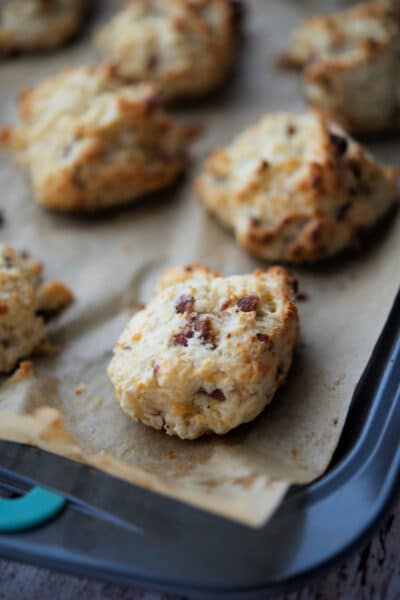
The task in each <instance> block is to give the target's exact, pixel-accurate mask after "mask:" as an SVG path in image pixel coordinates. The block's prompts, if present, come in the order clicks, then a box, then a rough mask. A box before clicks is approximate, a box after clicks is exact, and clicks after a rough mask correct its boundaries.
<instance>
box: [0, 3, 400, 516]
mask: <svg viewBox="0 0 400 600" xmlns="http://www.w3.org/2000/svg"><path fill="white" fill-rule="evenodd" d="M95 4H96V10H97V13H98V14H97V16H96V20H95V22H94V23H92V24H91V25H89V26H88V28H87V31H86V34H85V35H84V37H83V38H81V39H79V40H77V41H75V43H74V44H73V45H71V46H69V47H68V48H66V49H64V50H63V51H61V52H57V53H55V54H52V55H51V56H42V57H19V58H14V59H10V60H7V61H4V62H2V63H1V64H0V110H1V114H0V120H1V123H5V122H9V121H13V120H14V119H15V108H14V97H15V94H16V92H17V91H18V90H19V89H20V88H21V87H26V86H29V85H32V84H34V83H35V82H37V81H39V80H40V79H42V78H43V77H44V76H47V75H49V74H50V73H55V72H57V71H58V70H59V69H60V68H61V67H63V66H64V65H70V64H79V63H82V62H93V61H95V60H96V57H95V53H94V50H93V49H92V48H91V47H90V44H89V39H90V30H91V29H93V27H95V26H97V24H98V22H99V21H101V20H102V19H103V20H104V19H105V18H106V17H107V14H110V13H111V12H112V10H113V9H114V8H116V7H117V6H118V5H119V4H120V3H119V2H109V3H106V2H98V3H95ZM318 4H320V3H318V2H312V1H309V2H300V1H299V0H292V1H289V0H281V1H280V2H274V1H272V0H270V1H265V0H252V1H248V2H245V5H246V8H247V11H246V12H247V19H246V35H245V41H244V45H243V49H242V58H241V60H240V63H239V66H238V70H237V74H236V76H235V78H234V79H233V80H232V82H231V83H230V84H229V85H228V86H226V89H225V90H224V91H223V92H222V93H219V94H216V95H215V96H213V97H211V98H209V99H207V100H204V101H202V102H200V103H199V104H197V105H195V104H192V105H191V106H190V107H186V108H185V107H182V108H181V109H179V111H177V112H178V114H179V115H180V116H181V117H182V118H183V119H186V120H189V121H192V122H193V121H194V122H197V123H200V124H202V125H204V128H205V131H204V136H203V137H202V138H201V140H200V141H199V142H198V143H197V146H196V147H195V148H194V150H193V159H194V160H193V167H192V168H191V170H190V172H189V173H188V175H187V177H186V178H185V179H184V180H183V181H181V182H179V184H178V185H176V186H175V187H174V188H173V189H171V190H169V191H168V192H166V193H162V194H158V195H157V196H156V197H152V198H148V199H144V200H143V201H140V202H138V203H136V204H134V205H132V206H131V207H129V208H126V209H123V210H120V211H115V212H112V213H107V214H106V215H104V216H98V217H95V218H78V217H69V216H62V215H61V216H60V215H56V214H52V213H49V212H46V211H44V210H43V209H41V208H39V207H38V206H36V205H34V204H33V202H32V200H31V196H30V189H29V185H28V183H27V181H26V180H25V179H24V176H23V175H22V174H21V172H19V171H18V170H17V169H16V168H15V167H13V166H12V164H11V162H10V160H9V158H8V157H7V156H4V155H2V156H1V159H0V161H1V162H0V190H1V194H0V207H1V208H2V209H3V211H4V217H5V223H4V226H3V227H2V228H1V231H0V236H1V239H2V240H6V241H9V242H11V243H12V244H13V245H14V246H15V247H17V248H20V249H27V250H29V251H30V252H31V253H32V255H33V256H35V257H36V258H39V259H41V260H43V261H44V263H45V265H46V271H45V273H46V276H48V277H49V278H58V279H62V280H64V281H65V282H66V283H68V284H69V285H70V286H71V287H72V289H73V290H74V292H75V294H76V298H77V300H76V302H75V304H74V306H72V307H71V308H70V309H69V310H68V311H67V312H66V313H65V314H64V315H63V317H61V318H60V319H59V320H58V321H56V322H54V323H53V324H52V325H51V326H50V338H51V340H52V341H53V342H54V343H56V344H58V345H59V346H60V351H59V353H58V354H56V355H55V356H53V357H51V356H50V357H44V358H38V359H35V360H34V365H35V373H34V374H33V375H31V376H29V377H27V378H25V379H21V380H19V381H18V380H15V378H14V379H13V380H11V381H9V380H4V381H3V383H2V384H1V386H0V437H1V438H4V439H9V440H14V441H21V442H27V443H30V444H34V445H37V446H40V447H42V448H45V449H47V450H50V451H52V452H56V453H59V454H62V455H66V456H69V457H71V458H74V459H76V460H80V461H84V462H87V463H90V464H92V465H95V466H97V467H99V468H100V469H104V470H106V471H109V472H111V473H113V474H115V475H117V476H119V477H122V478H125V479H127V480H130V481H133V482H136V483H138V484H139V485H143V486H145V487H148V488H151V489H153V490H155V491H158V492H162V493H165V494H169V495H171V496H174V497H176V498H179V499H181V500H184V501H187V502H190V503H192V504H194V505H197V506H200V507H203V508H204V509H207V510H210V511H214V512H217V513H219V514H222V515H225V516H227V517H230V518H233V519H237V520H239V521H241V522H243V523H247V524H250V525H254V526H259V525H261V524H262V523H264V522H265V520H266V519H267V518H268V517H269V516H270V515H271V513H272V511H273V510H274V509H275V508H276V506H277V505H278V504H279V502H280V500H281V498H282V497H283V495H284V493H285V491H286V490H287V487H288V486H289V485H290V483H292V482H297V483H306V482H309V481H311V480H313V479H314V478H316V477H318V476H319V475H321V473H323V471H324V470H325V469H326V467H327V465H328V463H329V460H330V458H331V455H332V453H333V451H334V449H335V447H336V445H337V443H338V440H339V436H340V432H341V430H342V427H343V423H344V420H345V417H346V413H347V410H348V407H349V403H350V400H351V397H352V394H353V390H354V387H355V385H356V383H357V381H358V379H359V377H360V375H361V373H362V370H363V368H364V367H365V365H366V363H367V360H368V358H369V356H370V353H371V351H372V348H373V345H374V343H375V341H376V339H377V337H378V334H379V333H380V331H381V328H382V327H383V324H384V322H385V319H386V317H387V315H388V312H389V309H390V305H391V303H392V301H393V299H394V296H395V293H396V291H397V287H398V280H399V277H398V276H399V249H400V222H399V219H398V218H394V220H393V221H392V223H391V224H390V225H389V226H387V227H386V229H385V231H384V232H383V233H381V234H380V235H379V236H378V237H377V239H375V241H374V242H372V241H371V244H370V245H369V247H368V248H367V249H366V250H364V251H363V252H362V253H361V254H359V255H358V256H353V257H350V258H349V257H347V258H341V259H338V260H337V261H335V262H333V263H331V264H329V265H324V266H321V267H318V268H314V269H312V268H309V269H302V270H295V273H296V275H297V276H298V277H299V280H300V284H301V289H302V290H303V291H304V292H306V293H307V294H308V300H307V301H305V302H303V303H301V304H300V313H301V342H300V346H299V349H298V351H297V353H296V356H295V360H294V365H293V369H292V371H291V373H290V376H289V380H288V383H287V385H286V386H285V387H284V388H283V389H282V390H281V391H280V392H279V393H278V394H277V395H276V397H275V399H274V401H273V402H272V404H271V405H270V406H269V407H268V408H267V409H266V410H265V411H264V413H263V414H262V415H261V416H260V417H259V418H258V419H257V420H256V421H254V422H253V423H251V424H249V425H246V426H243V427H241V428H239V429H238V430H237V431H235V432H233V433H231V434H229V435H226V436H224V437H207V438H204V439H200V440H198V441H195V442H188V441H186V442H183V441H180V440H178V439H175V438H170V437H168V436H167V435H165V434H164V433H159V432H155V431H153V430H151V429H148V428H146V427H145V426H143V425H141V424H136V423H133V422H132V421H131V420H130V419H129V418H128V417H127V416H125V415H124V414H123V413H122V411H121V410H120V408H119V407H118V405H117V404H116V403H115V401H114V399H113V393H112V389H111V386H110V384H109V382H108V379H107V376H106V367H107V365H108V363H109V361H110V358H111V351H112V346H113V344H114V342H115V341H116V339H117V338H118V336H119V334H120V333H121V331H122V328H123V327H124V325H125V323H126V322H127V320H128V318H129V316H130V314H132V311H133V310H134V309H135V303H139V302H145V301H146V299H147V298H148V297H149V294H150V293H151V290H152V288H153V285H154V282H155V279H156V278H157V276H158V274H159V273H160V271H161V270H162V269H163V267H165V266H166V265H171V264H172V265H173V264H181V263H186V262H193V261H199V262H202V263H204V264H207V265H209V266H210V267H212V268H216V269H218V270H220V271H221V272H222V273H223V274H232V273H246V272H250V271H252V270H254V269H255V268H256V267H258V266H261V267H266V266H267V265H266V264H265V263H262V262H259V261H257V260H255V259H253V258H251V257H250V256H249V255H247V254H246V253H245V252H244V251H243V250H241V249H240V248H239V247H237V246H236V244H235V242H234V240H233V238H232V236H231V235H230V234H229V233H228V232H226V231H224V230H223V229H222V228H221V227H220V226H219V225H218V224H217V223H216V222H215V221H214V220H213V219H212V218H211V217H209V216H208V215H207V214H206V213H205V212H204V210H203V209H202V207H201V206H200V205H199V204H198V203H197V201H196V199H195V196H194V193H193V191H192V188H191V182H192V180H193V177H194V175H195V173H196V171H198V170H200V168H201V165H202V161H203V159H204V157H205V156H206V155H207V153H208V152H209V151H211V150H212V149H213V148H215V147H216V146H220V145H221V144H224V143H227V142H229V141H230V140H231V139H232V137H233V136H234V135H235V134H236V133H237V132H239V131H240V129H241V128H242V127H244V126H246V125H248V124H250V123H252V122H253V121H255V120H256V119H258V117H260V116H261V115H262V114H263V113H266V112H270V111H276V110H298V109H300V110H301V109H302V108H303V106H304V105H303V101H302V99H301V95H300V90H299V81H298V79H297V77H296V76H295V75H292V74H290V73H285V72H279V71H276V70H275V68H274V66H273V55H274V54H275V53H276V52H277V51H279V50H280V49H281V48H282V47H283V46H284V44H285V40H286V38H287V35H288V33H289V31H290V29H291V28H292V26H293V25H294V24H295V23H296V22H297V21H298V20H299V19H300V18H302V17H303V16H305V14H307V13H311V12H313V11H315V10H318ZM335 5H336V6H338V5H343V3H339V2H336V3H335V2H330V3H329V2H326V3H325V4H324V10H328V9H329V8H332V7H334V6H335ZM370 146H371V149H372V151H373V152H374V154H375V155H376V156H377V157H379V158H380V159H382V160H386V161H387V162H392V163H393V162H396V160H397V152H398V150H399V149H400V141H396V140H387V139H386V140H383V141H380V142H377V143H374V144H371V145H370ZM94 497H95V495H94Z"/></svg>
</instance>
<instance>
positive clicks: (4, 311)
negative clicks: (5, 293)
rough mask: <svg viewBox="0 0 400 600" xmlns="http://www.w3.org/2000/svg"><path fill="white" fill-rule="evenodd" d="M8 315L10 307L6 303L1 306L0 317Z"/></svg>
mask: <svg viewBox="0 0 400 600" xmlns="http://www.w3.org/2000/svg"><path fill="white" fill-rule="evenodd" d="M7 313H8V306H7V304H5V303H4V302H2V303H1V304H0V315H6V314H7Z"/></svg>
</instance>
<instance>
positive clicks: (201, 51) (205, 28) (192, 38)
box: [95, 0, 238, 98]
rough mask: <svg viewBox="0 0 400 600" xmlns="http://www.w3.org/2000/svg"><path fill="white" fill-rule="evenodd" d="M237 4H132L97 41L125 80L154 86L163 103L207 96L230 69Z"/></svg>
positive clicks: (228, 0)
mask: <svg viewBox="0 0 400 600" xmlns="http://www.w3.org/2000/svg"><path fill="white" fill-rule="evenodd" d="M237 17H238V3H237V2H234V1H233V0H131V1H130V2H128V3H127V4H126V6H125V8H123V9H122V10H121V11H120V12H118V13H117V14H116V15H115V16H114V18H113V19H112V20H111V22H110V23H109V24H108V25H106V26H105V27H104V28H103V29H101V30H100V31H99V32H98V33H97V35H96V36H95V45H96V46H97V48H98V49H99V50H100V51H101V52H102V54H103V55H104V56H105V57H106V58H107V59H108V60H110V61H111V62H112V64H113V65H114V66H115V68H116V70H117V72H118V74H119V76H120V77H123V78H124V79H127V80H129V81H152V82H154V83H156V84H157V87H158V89H159V90H160V92H161V94H162V95H163V97H164V98H175V97H180V96H196V95H199V94H204V93H205V92H207V91H209V90H211V89H212V88H214V87H216V86H217V85H218V84H220V83H221V82H222V81H223V80H224V79H225V78H226V76H227V75H228V73H229V72H230V70H231V67H232V64H233V61H234V57H235V50H236V45H237V23H238V18H237Z"/></svg>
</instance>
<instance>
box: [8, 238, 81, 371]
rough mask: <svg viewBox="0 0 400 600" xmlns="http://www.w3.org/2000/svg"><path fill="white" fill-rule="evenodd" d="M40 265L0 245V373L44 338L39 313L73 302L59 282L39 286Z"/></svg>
mask: <svg viewBox="0 0 400 600" xmlns="http://www.w3.org/2000/svg"><path fill="white" fill-rule="evenodd" d="M41 273H42V265H41V264H40V263H38V262H37V261H35V260H33V259H31V258H29V257H27V256H25V255H24V254H19V253H18V252H16V251H15V250H14V249H13V248H11V246H9V245H8V244H0V373H7V372H9V371H11V370H12V369H13V368H14V367H15V366H16V365H17V363H18V362H19V360H20V359H21V358H25V357H27V356H29V355H30V354H31V353H32V352H33V351H34V350H35V348H37V346H38V345H39V344H40V342H42V341H43V339H44V337H45V326H44V322H43V319H42V317H41V316H40V315H39V314H38V313H54V312H59V311H60V310H62V309H63V308H65V307H66V306H67V305H68V304H69V303H70V302H72V300H73V296H72V293H71V291H70V290H69V289H68V288H67V287H66V286H65V285H64V284H62V283H60V282H55V281H53V282H47V283H43V284H42V283H41Z"/></svg>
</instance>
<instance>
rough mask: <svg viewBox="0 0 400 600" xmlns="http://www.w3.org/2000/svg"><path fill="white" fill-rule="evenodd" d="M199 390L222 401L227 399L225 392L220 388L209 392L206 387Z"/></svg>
mask: <svg viewBox="0 0 400 600" xmlns="http://www.w3.org/2000/svg"><path fill="white" fill-rule="evenodd" d="M199 392H200V394H205V395H206V396H209V397H210V398H214V400H219V401H220V402H222V401H223V400H225V394H224V392H223V391H222V390H220V389H219V388H216V389H215V390H213V391H212V392H207V391H206V390H205V389H204V388H200V389H199Z"/></svg>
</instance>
